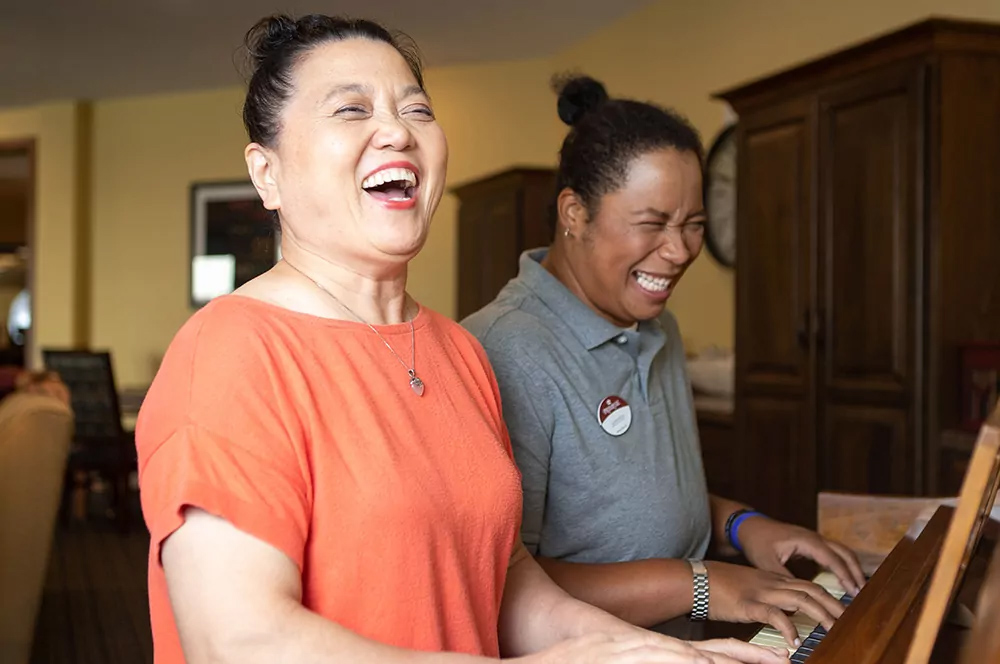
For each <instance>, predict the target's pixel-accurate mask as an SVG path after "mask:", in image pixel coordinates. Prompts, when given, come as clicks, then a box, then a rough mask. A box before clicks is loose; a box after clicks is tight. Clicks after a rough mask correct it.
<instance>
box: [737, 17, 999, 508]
mask: <svg viewBox="0 0 1000 664" xmlns="http://www.w3.org/2000/svg"><path fill="white" fill-rule="evenodd" d="M720 96H721V97H722V98H723V99H725V100H727V101H728V102H729V103H730V104H731V105H732V106H733V108H734V109H735V110H736V112H737V114H738V115H739V117H740V126H739V130H738V132H737V133H738V138H737V146H738V155H739V156H738V159H739V162H738V163H739V185H738V187H739V189H738V200H739V204H738V208H739V209H738V215H739V222H738V223H739V228H738V240H737V256H738V259H737V273H736V417H735V421H736V435H737V437H738V440H739V441H740V445H741V449H742V450H743V455H744V458H743V461H744V468H745V469H746V479H745V481H744V486H743V487H742V488H741V490H740V491H739V493H740V494H741V496H743V497H744V498H745V499H746V500H749V501H751V502H752V503H753V504H754V505H755V506H756V507H757V508H758V509H761V510H763V511H766V512H768V513H770V514H773V515H775V516H778V517H781V518H786V519H790V520H794V521H797V522H800V523H803V524H807V525H810V524H812V523H813V522H814V520H815V497H816V492H817V491H851V492H867V493H885V494H933V493H936V492H938V491H940V490H942V489H944V487H941V486H940V479H941V478H942V477H943V476H946V473H945V472H944V471H943V467H944V466H947V467H948V469H949V470H948V473H950V474H951V475H953V474H954V468H955V463H956V461H955V455H954V451H953V450H943V449H942V448H941V444H940V441H941V431H942V430H945V429H948V428H949V427H954V426H955V425H956V424H957V411H956V408H957V403H958V394H959V389H958V376H957V371H956V368H955V362H956V359H957V344H959V343H962V342H964V341H971V340H980V339H981V340H989V339H998V338H1000V122H998V118H1000V27H998V26H991V25H983V24H975V23H965V22H953V21H944V20H930V21H926V22H923V23H920V24H918V25H915V26H911V27H909V28H906V29H904V30H901V31H899V32H896V33H893V34H891V35H887V36H884V37H880V38H878V39H875V40H873V41H871V42H869V43H867V44H863V45H860V46H858V47H855V48H851V49H849V50H846V51H843V52H841V53H837V54H834V55H831V56H829V57H827V58H823V59H821V60H818V61H815V62H812V63H808V64H806V65H803V66H801V67H798V68H796V69H794V70H791V71H788V72H783V73H780V74H777V75H775V76H772V77H770V78H767V79H763V80H760V81H757V82H754V83H751V84H749V85H745V86H742V87H740V88H738V89H734V90H731V91H728V92H725V93H722V94H721V95H720ZM987 247H988V248H987ZM949 488H950V487H949Z"/></svg>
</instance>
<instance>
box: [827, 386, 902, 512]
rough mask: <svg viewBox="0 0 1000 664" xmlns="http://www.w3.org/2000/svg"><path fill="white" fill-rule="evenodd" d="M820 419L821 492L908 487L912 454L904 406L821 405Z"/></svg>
mask: <svg viewBox="0 0 1000 664" xmlns="http://www.w3.org/2000/svg"><path fill="white" fill-rule="evenodd" d="M823 421H824V431H823V436H822V440H823V445H822V449H821V451H820V454H821V461H822V463H821V464H820V468H821V470H820V486H819V489H820V490H821V491H846V492H849V493H874V494H894V495H908V494H911V493H913V492H914V468H913V465H914V458H913V455H912V454H911V453H910V449H911V447H912V445H911V443H910V440H909V439H910V435H909V434H910V430H909V425H908V418H907V413H906V411H905V410H903V409H900V408H881V407H870V406H855V405H840V404H827V405H826V407H825V409H824V413H823Z"/></svg>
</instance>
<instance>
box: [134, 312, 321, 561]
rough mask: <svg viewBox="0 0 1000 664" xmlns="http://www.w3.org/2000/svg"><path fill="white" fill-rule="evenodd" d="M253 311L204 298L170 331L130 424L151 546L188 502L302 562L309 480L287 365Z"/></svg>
mask: <svg viewBox="0 0 1000 664" xmlns="http://www.w3.org/2000/svg"><path fill="white" fill-rule="evenodd" d="M267 334H268V332H267V330H266V328H265V327H264V326H262V325H261V322H260V321H259V320H255V319H254V318H253V317H251V316H248V315H243V314H241V310H240V309H237V308H235V307H228V308H223V309H220V308H219V307H214V306H213V305H209V307H206V309H203V310H202V311H200V312H199V313H198V314H196V315H195V316H194V317H192V319H191V320H189V321H188V323H187V324H186V325H185V327H184V328H182V330H181V331H180V332H179V333H178V335H177V337H175V339H174V341H173V342H172V343H171V346H170V348H169V349H168V351H167V353H166V355H165V356H164V360H163V363H162V365H161V367H160V370H159V372H158V373H157V376H156V379H155V380H154V381H153V385H152V386H151V388H150V390H149V393H148V395H147V396H146V399H145V401H144V403H143V407H142V410H141V412H140V414H139V421H138V422H137V427H136V447H137V450H138V454H139V489H140V497H141V500H142V509H143V514H144V516H145V518H146V523H147V526H148V527H149V530H150V535H151V547H152V549H153V551H154V554H155V555H156V556H157V558H156V559H157V560H158V559H159V549H160V546H161V545H162V543H163V541H164V540H165V539H166V538H168V537H169V536H170V535H171V534H172V533H173V532H174V531H176V530H177V529H178V528H179V527H180V526H181V525H182V524H183V520H184V516H183V515H184V509H185V508H187V507H195V508H198V509H202V510H204V511H206V512H209V513H210V514H213V515H215V516H218V517H220V518H223V519H225V520H226V521H228V522H229V523H231V524H232V525H233V526H235V527H236V528H238V529H240V530H242V531H244V532H246V533H247V534H249V535H251V536H253V537H255V538H257V539H259V540H261V541H264V542H266V543H268V544H270V545H271V546H274V547H275V548H277V549H279V550H280V551H282V552H284V553H285V554H286V555H287V556H288V557H289V558H290V559H291V560H292V561H294V562H295V564H296V565H298V566H299V568H300V569H301V568H302V565H303V559H304V555H305V543H306V541H307V539H308V535H309V524H310V522H311V505H312V487H311V484H310V474H309V465H308V454H307V451H306V450H305V447H304V446H305V443H304V442H303V441H304V440H305V434H304V432H303V430H302V426H301V424H300V422H299V419H298V409H297V408H296V403H297V401H298V400H297V397H296V393H295V390H294V386H293V385H291V384H289V380H290V379H289V377H288V376H289V375H290V372H289V371H288V370H287V368H286V366H285V363H284V362H283V361H282V360H281V359H280V357H279V356H278V355H277V353H276V352H274V350H273V349H274V348H275V347H276V344H275V343H271V342H269V340H268V338H267Z"/></svg>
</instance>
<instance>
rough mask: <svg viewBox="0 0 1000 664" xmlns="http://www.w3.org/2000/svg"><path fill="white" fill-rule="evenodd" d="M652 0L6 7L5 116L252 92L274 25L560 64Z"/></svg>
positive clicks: (474, 56) (5, 2)
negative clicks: (52, 105)
mask: <svg viewBox="0 0 1000 664" xmlns="http://www.w3.org/2000/svg"><path fill="white" fill-rule="evenodd" d="M650 1H651V0H614V1H611V0H419V1H410V2H403V1H402V0H333V1H330V2H317V1H315V0H0V107H3V106H14V105H21V104H30V103H36V102H40V101H45V100H52V99H100V98H104V97H115V96H126V95H135V94H146V93H155V92H170V91H177V90H191V89H199V88H211V87H221V86H227V85H235V84H238V83H241V82H242V79H241V78H240V75H239V73H238V70H237V68H236V66H235V65H234V55H237V54H238V49H239V46H240V45H241V43H242V39H243V36H244V34H245V33H246V31H247V29H248V28H249V27H250V26H251V25H253V23H254V22H255V21H256V20H257V19H259V18H260V17H262V16H265V15H267V14H271V13H276V12H285V13H289V14H291V15H293V16H298V15H301V14H305V13H309V12H322V13H328V14H345V15H351V16H358V17H364V18H373V19H376V20H379V21H381V22H383V23H385V24H386V25H388V26H389V27H391V28H395V29H400V30H404V31H406V32H407V33H409V34H410V36H412V37H413V38H414V39H415V40H416V41H417V43H418V44H419V46H420V48H421V50H422V52H423V55H424V59H425V61H426V63H427V64H429V65H432V66H437V65H447V64H456V63H463V62H475V61H483V60H500V59H503V60H510V59H522V58H531V57H537V56H542V55H548V54H551V53H554V52H556V51H558V50H560V49H562V48H564V47H565V46H568V45H570V44H572V43H573V42H575V41H577V40H579V39H581V38H582V37H584V36H586V35H587V34H589V33H591V32H593V31H595V30H597V29H599V28H600V27H602V26H604V25H606V24H608V23H609V22H611V21H613V20H615V19H616V18H618V17H620V16H623V15H625V14H628V13H629V12H631V11H634V10H635V9H637V8H639V7H641V6H643V5H647V4H649V2H650Z"/></svg>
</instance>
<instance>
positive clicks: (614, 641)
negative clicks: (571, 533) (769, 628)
mask: <svg viewBox="0 0 1000 664" xmlns="http://www.w3.org/2000/svg"><path fill="white" fill-rule="evenodd" d="M506 661H515V662H517V663H518V664H787V662H788V655H787V652H786V651H784V650H780V651H779V650H777V649H771V648H762V647H760V646H753V645H750V644H749V643H744V642H742V641H736V640H733V639H717V640H713V641H698V642H688V641H681V640H678V639H674V638H670V637H668V636H663V635H662V634H657V633H656V632H648V631H646V630H643V629H639V628H634V629H630V630H628V631H626V632H622V633H616V634H588V635H587V636H581V637H577V638H574V639H568V640H566V641H563V642H562V643H559V644H556V645H555V646H552V647H551V648H547V649H546V650H544V651H542V652H540V653H536V654H534V655H528V656H526V657H520V658H518V659H516V660H506Z"/></svg>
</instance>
